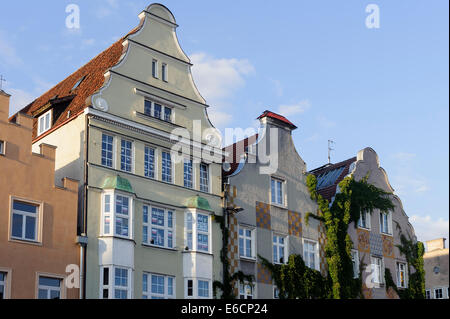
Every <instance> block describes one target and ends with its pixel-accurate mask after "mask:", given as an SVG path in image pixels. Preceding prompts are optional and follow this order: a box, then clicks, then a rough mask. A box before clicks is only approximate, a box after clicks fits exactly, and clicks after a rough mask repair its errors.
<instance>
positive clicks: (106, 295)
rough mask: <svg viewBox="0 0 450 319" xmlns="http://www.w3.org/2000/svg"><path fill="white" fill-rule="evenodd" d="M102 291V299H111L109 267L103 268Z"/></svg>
mask: <svg viewBox="0 0 450 319" xmlns="http://www.w3.org/2000/svg"><path fill="white" fill-rule="evenodd" d="M102 283H103V284H102V291H101V296H102V297H101V298H102V299H109V290H110V284H109V267H103V276H102Z"/></svg>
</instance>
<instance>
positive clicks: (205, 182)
mask: <svg viewBox="0 0 450 319" xmlns="http://www.w3.org/2000/svg"><path fill="white" fill-rule="evenodd" d="M200 191H202V192H205V193H208V192H209V166H208V165H207V164H200Z"/></svg>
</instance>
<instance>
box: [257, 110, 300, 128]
mask: <svg viewBox="0 0 450 319" xmlns="http://www.w3.org/2000/svg"><path fill="white" fill-rule="evenodd" d="M258 120H259V121H260V122H261V124H270V125H273V126H277V127H279V128H283V129H286V130H288V131H290V132H292V131H293V130H295V129H297V126H295V125H294V124H293V123H292V122H291V121H289V120H288V119H287V118H285V117H284V116H283V115H280V114H277V113H274V112H271V111H267V110H266V111H264V113H263V114H262V115H261V116H260V117H258Z"/></svg>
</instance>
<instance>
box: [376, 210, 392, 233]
mask: <svg viewBox="0 0 450 319" xmlns="http://www.w3.org/2000/svg"><path fill="white" fill-rule="evenodd" d="M383 216H387V232H386V231H385V230H384V227H383V226H384V225H385V220H384V218H383ZM379 217H380V218H379V219H380V233H381V234H384V235H392V212H387V213H383V212H380V215H379Z"/></svg>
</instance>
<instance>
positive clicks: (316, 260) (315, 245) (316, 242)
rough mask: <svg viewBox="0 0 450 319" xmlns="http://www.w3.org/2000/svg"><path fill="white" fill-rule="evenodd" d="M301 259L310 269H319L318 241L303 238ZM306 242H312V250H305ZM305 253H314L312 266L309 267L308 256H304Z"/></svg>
mask: <svg viewBox="0 0 450 319" xmlns="http://www.w3.org/2000/svg"><path fill="white" fill-rule="evenodd" d="M302 243H303V260H304V262H305V265H306V266H307V267H309V268H311V269H315V270H319V271H320V265H319V242H318V241H317V240H313V239H309V238H303V239H302ZM306 244H314V247H315V249H314V251H313V252H312V251H306V249H305V248H306ZM306 253H314V268H312V267H310V264H309V256H308V257H306V255H305V254H306Z"/></svg>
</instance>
